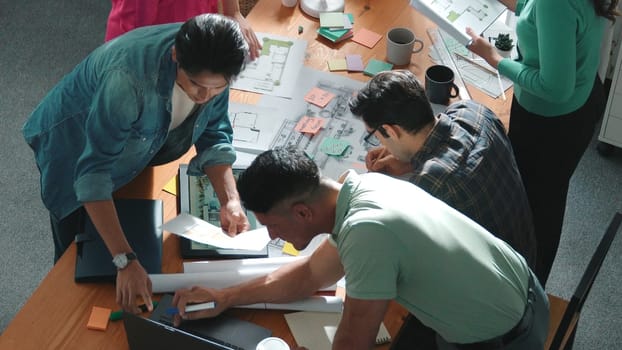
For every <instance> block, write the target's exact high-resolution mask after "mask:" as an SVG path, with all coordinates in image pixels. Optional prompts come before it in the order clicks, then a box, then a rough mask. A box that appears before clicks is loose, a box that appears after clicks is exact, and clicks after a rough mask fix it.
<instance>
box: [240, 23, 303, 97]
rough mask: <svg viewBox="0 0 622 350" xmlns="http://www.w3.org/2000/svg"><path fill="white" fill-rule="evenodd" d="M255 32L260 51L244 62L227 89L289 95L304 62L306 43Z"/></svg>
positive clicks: (281, 95)
mask: <svg viewBox="0 0 622 350" xmlns="http://www.w3.org/2000/svg"><path fill="white" fill-rule="evenodd" d="M256 34H257V38H258V39H259V40H260V41H261V43H262V49H261V54H260V55H259V57H258V58H257V59H256V60H254V61H252V62H248V63H247V64H246V68H244V70H243V71H242V72H241V73H240V75H239V76H238V77H237V79H236V80H235V81H234V82H233V84H231V88H233V89H238V90H244V91H251V92H257V93H260V94H267V95H274V96H280V97H287V98H291V97H292V95H291V94H292V91H293V90H294V85H295V84H296V82H297V81H298V73H299V71H300V67H302V65H303V62H304V56H305V50H306V49H307V42H306V41H305V40H299V39H293V38H287V37H282V36H277V35H273V34H263V33H256Z"/></svg>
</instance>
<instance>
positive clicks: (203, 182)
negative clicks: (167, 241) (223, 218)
mask: <svg viewBox="0 0 622 350" xmlns="http://www.w3.org/2000/svg"><path fill="white" fill-rule="evenodd" d="M187 170H188V165H187V164H181V165H180V166H179V192H178V196H177V198H178V200H179V210H180V212H181V213H188V214H190V215H193V216H195V217H197V218H200V219H202V220H205V221H207V222H209V223H210V224H212V225H215V226H218V227H220V202H219V201H218V197H217V196H216V192H215V191H214V188H213V187H212V185H211V183H210V181H209V179H208V178H207V176H205V175H204V176H191V175H188V174H187ZM242 171H244V168H242V167H236V166H234V168H233V176H234V177H235V179H236V180H237V178H238V176H239V175H240V173H241V172H242ZM246 217H248V221H249V223H250V225H251V229H254V228H257V226H258V225H259V223H258V222H257V219H256V218H255V215H253V213H252V212H251V211H246ZM180 246H181V256H182V258H185V259H192V258H203V259H241V258H265V257H267V256H268V248H267V247H265V248H264V249H262V250H259V251H254V250H242V249H222V248H217V247H214V246H210V245H206V244H201V243H197V242H195V241H191V240H189V239H186V238H183V237H180Z"/></svg>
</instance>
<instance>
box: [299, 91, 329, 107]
mask: <svg viewBox="0 0 622 350" xmlns="http://www.w3.org/2000/svg"><path fill="white" fill-rule="evenodd" d="M333 97H335V94H333V93H332V92H329V91H325V90H322V89H320V88H317V87H314V88H313V89H311V91H309V92H307V94H306V95H305V101H307V102H309V103H313V104H314V105H316V106H318V107H322V108H324V107H326V105H327V104H328V103H329V102H330V100H332V99H333Z"/></svg>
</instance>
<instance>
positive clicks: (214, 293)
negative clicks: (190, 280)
mask: <svg viewBox="0 0 622 350" xmlns="http://www.w3.org/2000/svg"><path fill="white" fill-rule="evenodd" d="M210 301H213V302H214V303H215V304H216V307H215V308H213V309H207V310H201V311H194V312H185V310H186V305H187V304H198V303H206V302H210ZM172 306H175V307H176V308H177V309H178V310H179V314H177V315H175V316H174V317H173V324H174V325H175V326H179V324H180V323H181V320H182V319H183V320H196V319H200V318H208V317H215V316H218V315H219V314H220V313H221V312H223V311H225V310H226V309H227V303H226V301H225V293H223V292H222V291H219V290H216V289H211V288H205V287H199V286H195V287H192V288H190V289H179V290H177V291H176V292H175V296H174V297H173V304H172Z"/></svg>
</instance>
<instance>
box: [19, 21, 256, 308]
mask: <svg viewBox="0 0 622 350" xmlns="http://www.w3.org/2000/svg"><path fill="white" fill-rule="evenodd" d="M247 48H248V46H247V44H246V43H245V42H244V38H243V35H242V33H241V31H240V29H239V26H238V25H237V24H236V23H235V22H234V21H232V20H229V19H227V18H226V17H223V16H220V15H201V16H197V17H195V18H193V19H190V20H189V21H188V22H186V23H185V24H183V26H181V27H180V24H179V23H177V24H166V25H159V26H152V27H146V28H141V29H137V30H135V31H132V32H130V33H128V34H126V35H123V36H121V37H119V38H117V39H116V40H113V41H110V42H108V43H106V44H104V45H103V46H101V47H99V48H97V49H96V50H94V51H93V52H92V53H91V54H90V55H89V56H88V57H87V58H86V59H85V60H83V61H82V62H81V63H80V64H78V66H76V68H75V69H74V70H73V71H72V72H70V73H69V74H68V75H67V76H65V77H64V78H63V79H62V80H61V82H60V83H58V84H57V85H56V86H55V87H54V88H53V89H52V91H50V92H49V93H48V95H47V96H46V97H45V98H44V99H43V101H42V102H41V103H40V104H39V106H38V107H37V108H36V109H35V111H34V112H33V113H32V115H31V116H30V117H29V119H28V121H27V122H26V124H25V125H24V127H23V133H24V137H25V139H26V141H27V143H28V144H29V145H30V147H32V149H33V150H34V153H35V159H36V162H37V165H38V167H39V170H40V172H41V196H42V199H43V202H44V204H45V206H46V207H47V208H48V210H49V211H50V217H51V221H52V231H53V233H54V240H55V250H56V251H55V255H56V256H55V259H56V260H57V259H58V258H59V257H60V256H61V255H62V253H63V252H64V250H65V249H66V248H67V247H68V246H69V245H70V244H71V241H72V240H73V236H74V235H75V233H76V232H77V231H76V222H79V221H80V216H81V215H84V212H85V211H86V213H88V215H89V217H90V218H91V220H92V222H93V223H94V225H95V227H96V228H97V230H98V232H99V233H100V235H101V236H102V239H103V240H104V242H105V243H106V246H107V247H108V249H109V251H110V253H111V255H112V256H113V257H117V256H124V257H128V256H129V258H130V259H129V260H130V261H129V263H128V262H125V263H121V266H119V263H116V262H115V264H116V265H117V268H119V272H118V273H117V302H118V303H119V304H120V305H122V306H123V308H124V309H125V310H128V311H133V312H138V309H137V307H136V306H135V304H134V301H135V297H136V296H137V295H138V296H141V297H142V298H143V300H144V301H145V303H146V304H147V305H151V297H150V294H151V282H150V280H149V277H148V275H147V273H146V272H145V270H144V268H143V267H142V266H141V265H140V262H139V261H138V260H132V258H133V256H132V248H131V247H130V246H129V244H128V243H127V240H126V239H125V235H124V233H123V230H122V228H121V226H120V224H119V222H118V217H117V214H116V211H115V208H114V202H113V201H112V193H113V192H114V191H115V190H117V189H119V188H120V187H121V186H123V185H125V184H127V183H128V182H130V181H131V180H132V179H133V178H134V177H135V176H137V175H138V174H139V173H140V172H141V171H142V170H143V169H144V168H146V167H147V166H149V165H157V164H163V163H166V162H169V161H171V160H174V159H177V158H179V157H180V156H181V155H183V154H184V153H186V151H187V150H188V149H189V148H190V147H191V145H192V144H194V145H195V147H196V151H197V155H196V156H195V157H194V158H193V159H192V160H191V162H190V166H189V171H188V172H189V173H190V174H192V175H202V174H206V175H207V176H208V177H209V179H210V181H211V182H212V183H213V185H214V187H215V189H216V191H217V194H218V198H219V199H220V201H221V206H222V208H223V210H221V222H222V223H223V229H225V230H226V231H227V232H228V233H229V234H230V235H234V234H236V233H239V232H241V231H244V230H246V229H248V227H249V226H248V220H247V218H246V215H245V214H244V212H243V210H242V208H241V205H240V201H239V197H238V193H237V189H236V186H235V180H234V178H233V175H232V171H231V164H232V163H233V162H234V161H235V150H234V148H233V146H232V145H231V142H232V132H233V130H232V127H231V124H230V122H229V118H228V115H227V113H228V105H229V104H228V103H229V89H228V86H229V82H230V81H231V79H233V78H234V77H235V76H237V75H238V74H239V73H240V71H241V70H242V68H243V66H244V60H245V56H246V54H247ZM128 254H129V255H128ZM121 260H124V259H121Z"/></svg>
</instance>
